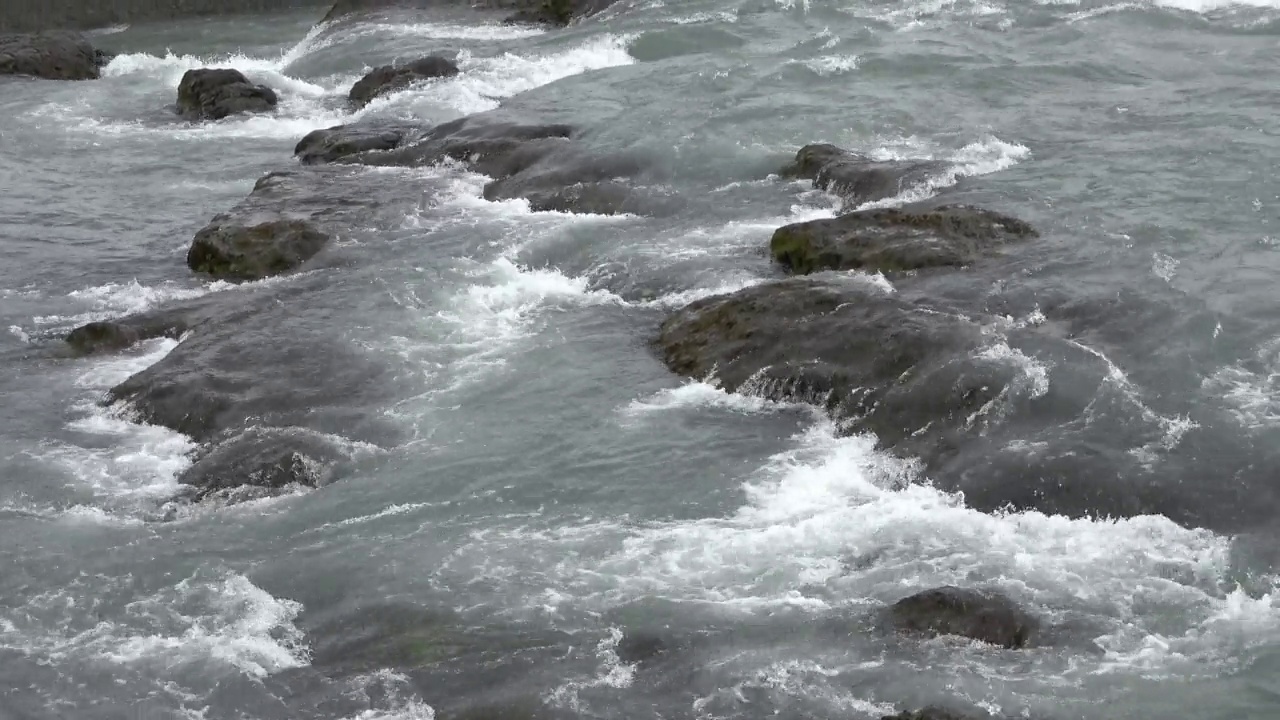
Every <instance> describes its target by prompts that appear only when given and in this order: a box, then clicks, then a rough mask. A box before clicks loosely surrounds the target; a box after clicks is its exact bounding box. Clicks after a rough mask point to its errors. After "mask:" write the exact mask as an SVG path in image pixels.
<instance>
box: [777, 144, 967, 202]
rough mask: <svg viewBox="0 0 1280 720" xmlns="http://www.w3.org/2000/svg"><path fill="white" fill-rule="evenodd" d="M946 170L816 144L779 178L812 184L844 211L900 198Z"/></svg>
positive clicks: (931, 164)
mask: <svg viewBox="0 0 1280 720" xmlns="http://www.w3.org/2000/svg"><path fill="white" fill-rule="evenodd" d="M946 170H947V164H946V163H941V162H935V161H932V160H872V159H871V158H869V157H866V156H865V155H859V154H857V153H853V152H850V151H848V150H845V149H843V148H839V147H836V146H835V145H828V144H819V145H806V146H804V147H803V148H801V149H800V151H799V152H798V153H796V159H795V162H793V163H792V164H790V165H788V166H787V167H785V168H783V170H782V175H783V176H784V177H792V178H805V179H809V180H812V181H813V184H814V187H817V188H819V189H822V190H827V191H829V192H832V193H835V194H836V195H839V196H840V197H842V198H844V201H845V205H846V207H848V208H854V207H857V206H858V205H861V204H863V203H868V202H873V201H876V200H884V199H886V198H891V197H894V196H896V195H899V194H901V193H902V192H903V191H904V190H907V189H909V188H912V187H915V186H918V185H922V184H924V183H926V182H927V181H928V180H929V179H930V178H933V177H936V176H938V175H939V174H941V173H944V172H946Z"/></svg>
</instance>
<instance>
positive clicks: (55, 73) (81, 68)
mask: <svg viewBox="0 0 1280 720" xmlns="http://www.w3.org/2000/svg"><path fill="white" fill-rule="evenodd" d="M108 60H110V56H109V55H107V54H106V53H104V52H102V51H101V50H98V49H97V48H95V47H93V45H90V44H89V41H88V40H86V39H85V38H84V36H82V35H80V34H78V33H73V32H42V33H34V34H8V35H0V75H29V76H31V77H38V78H45V79H47V80H93V79H95V78H97V77H98V76H99V74H100V73H101V70H102V67H103V66H104V65H106V64H107V61H108Z"/></svg>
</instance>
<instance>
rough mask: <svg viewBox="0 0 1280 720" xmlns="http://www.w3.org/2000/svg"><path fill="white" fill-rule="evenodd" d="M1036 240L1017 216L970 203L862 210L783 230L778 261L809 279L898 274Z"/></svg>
mask: <svg viewBox="0 0 1280 720" xmlns="http://www.w3.org/2000/svg"><path fill="white" fill-rule="evenodd" d="M1036 236H1037V233H1036V230H1035V228H1033V227H1031V226H1030V225H1029V224H1027V223H1025V222H1023V221H1021V220H1018V219H1017V218H1014V217H1010V216H1008V215H1003V214H1001V213H998V212H994V211H991V210H984V209H982V208H977V207H972V206H968V205H943V206H940V207H935V208H928V209H912V208H906V209H883V210H862V211H858V212H853V213H849V214H847V215H841V216H840V217H837V218H831V219H824V220H812V221H810V222H803V223H796V224H793V225H787V226H785V227H781V228H779V229H778V230H777V231H776V232H774V234H773V238H772V240H770V242H769V249H770V252H772V254H773V257H774V259H775V260H777V261H778V263H780V264H781V265H783V266H784V267H786V268H787V269H788V270H789V271H791V272H793V273H796V274H800V275H806V274H808V273H812V272H817V271H819V270H855V269H864V270H868V271H873V272H874V271H880V272H894V271H905V270H921V269H925V268H934V267H962V266H965V265H969V264H972V263H973V262H975V261H977V260H979V259H980V258H983V257H987V256H990V255H994V254H997V253H999V252H1000V250H1001V248H1003V247H1004V246H1005V245H1007V244H1009V243H1013V242H1018V241H1022V240H1027V239H1029V238H1034V237H1036Z"/></svg>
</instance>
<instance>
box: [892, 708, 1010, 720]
mask: <svg viewBox="0 0 1280 720" xmlns="http://www.w3.org/2000/svg"><path fill="white" fill-rule="evenodd" d="M990 717H991V716H990V715H982V716H979V715H967V714H964V713H961V712H958V711H955V710H948V709H946V708H940V707H926V708H922V709H920V710H903V711H902V712H900V713H898V714H897V715H885V716H884V717H882V718H880V720H986V719H987V718H990Z"/></svg>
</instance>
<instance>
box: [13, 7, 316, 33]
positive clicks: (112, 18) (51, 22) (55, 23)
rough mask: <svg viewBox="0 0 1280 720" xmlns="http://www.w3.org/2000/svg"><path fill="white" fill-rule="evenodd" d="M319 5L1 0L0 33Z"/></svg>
mask: <svg viewBox="0 0 1280 720" xmlns="http://www.w3.org/2000/svg"><path fill="white" fill-rule="evenodd" d="M320 4H321V3H320V2H318V1H317V0H4V1H3V2H0V32H37V31H40V30H47V29H49V28H74V29H77V30H91V29H94V28H103V27H109V26H112V25H121V24H131V23H140V22H149V21H156V20H172V19H175V18H182V17H198V16H217V15H244V14H248V13H265V12H279V11H281V10H290V9H297V8H315V7H316V6H318V5H320ZM316 14H317V15H318V14H319V12H318V11H317V13H316Z"/></svg>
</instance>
